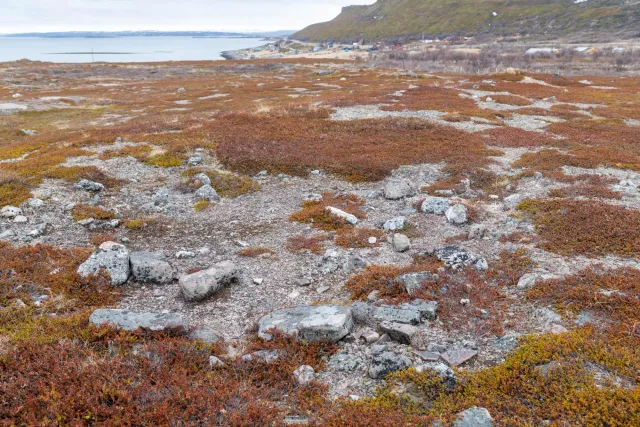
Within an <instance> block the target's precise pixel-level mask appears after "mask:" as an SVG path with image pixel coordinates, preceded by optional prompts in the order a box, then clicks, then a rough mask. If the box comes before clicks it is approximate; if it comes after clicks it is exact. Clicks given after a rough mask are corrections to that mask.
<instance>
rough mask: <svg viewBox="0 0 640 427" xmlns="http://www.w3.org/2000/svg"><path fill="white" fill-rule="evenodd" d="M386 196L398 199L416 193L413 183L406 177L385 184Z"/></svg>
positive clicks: (386, 197) (390, 198)
mask: <svg viewBox="0 0 640 427" xmlns="http://www.w3.org/2000/svg"><path fill="white" fill-rule="evenodd" d="M383 192H384V198H385V199H389V200H398V199H402V198H404V197H409V196H413V195H414V194H416V190H415V188H413V185H411V183H410V182H409V181H407V180H406V179H403V180H395V181H390V182H388V183H387V184H386V185H385V186H384V190H383Z"/></svg>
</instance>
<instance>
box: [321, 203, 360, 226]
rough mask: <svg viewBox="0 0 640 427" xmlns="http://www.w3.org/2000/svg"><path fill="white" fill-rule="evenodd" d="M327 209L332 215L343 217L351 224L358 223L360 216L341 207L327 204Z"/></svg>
mask: <svg viewBox="0 0 640 427" xmlns="http://www.w3.org/2000/svg"><path fill="white" fill-rule="evenodd" d="M327 210H328V211H329V213H330V214H331V215H335V216H337V217H338V218H342V219H344V220H345V221H347V223H349V224H351V225H356V224H357V223H358V218H357V217H356V216H355V215H352V214H350V213H347V212H345V211H343V210H341V209H338V208H334V207H333V206H327Z"/></svg>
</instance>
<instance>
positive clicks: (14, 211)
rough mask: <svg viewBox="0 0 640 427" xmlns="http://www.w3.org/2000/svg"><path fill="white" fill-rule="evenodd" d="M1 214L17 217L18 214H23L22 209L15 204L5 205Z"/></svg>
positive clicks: (7, 216)
mask: <svg viewBox="0 0 640 427" xmlns="http://www.w3.org/2000/svg"><path fill="white" fill-rule="evenodd" d="M0 214H1V215H2V216H3V217H4V218H15V217H17V216H18V215H22V209H20V208H16V207H15V206H5V207H3V208H2V210H0Z"/></svg>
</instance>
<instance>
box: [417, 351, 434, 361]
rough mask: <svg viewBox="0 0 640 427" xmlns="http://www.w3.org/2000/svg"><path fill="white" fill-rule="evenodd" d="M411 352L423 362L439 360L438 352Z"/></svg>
mask: <svg viewBox="0 0 640 427" xmlns="http://www.w3.org/2000/svg"><path fill="white" fill-rule="evenodd" d="M413 354H415V355H416V356H418V357H419V358H420V359H422V360H424V361H425V362H437V361H439V360H440V353H436V352H433V351H417V350H416V351H414V352H413Z"/></svg>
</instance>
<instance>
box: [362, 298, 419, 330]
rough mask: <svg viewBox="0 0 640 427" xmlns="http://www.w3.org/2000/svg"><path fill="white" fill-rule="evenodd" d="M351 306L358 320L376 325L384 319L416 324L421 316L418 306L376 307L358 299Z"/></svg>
mask: <svg viewBox="0 0 640 427" xmlns="http://www.w3.org/2000/svg"><path fill="white" fill-rule="evenodd" d="M351 308H352V310H353V316H354V318H355V319H356V320H357V321H358V322H360V323H365V324H368V325H371V326H376V327H377V326H378V324H379V323H380V322H383V321H385V320H388V321H391V322H398V323H408V324H412V325H417V324H419V323H420V319H421V317H422V316H421V313H420V310H419V308H418V307H416V308H415V309H405V308H396V307H387V306H381V307H378V306H374V305H369V304H366V303H364V302H360V301H358V302H355V303H353V304H351Z"/></svg>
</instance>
